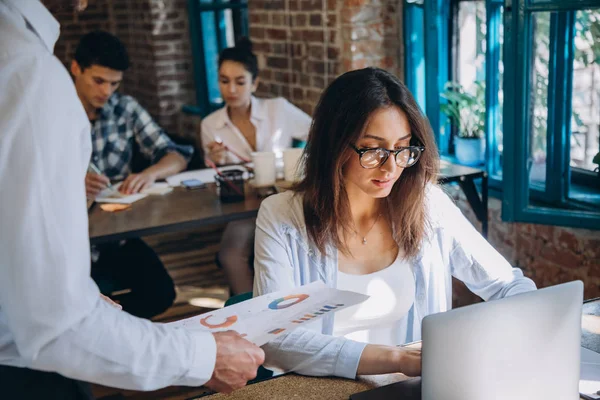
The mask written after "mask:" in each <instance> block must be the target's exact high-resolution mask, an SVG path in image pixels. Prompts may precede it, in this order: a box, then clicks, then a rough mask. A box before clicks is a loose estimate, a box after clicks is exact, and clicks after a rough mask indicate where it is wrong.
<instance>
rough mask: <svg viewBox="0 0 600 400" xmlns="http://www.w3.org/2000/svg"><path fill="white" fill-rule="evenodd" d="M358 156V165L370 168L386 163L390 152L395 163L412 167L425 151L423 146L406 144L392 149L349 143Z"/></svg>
mask: <svg viewBox="0 0 600 400" xmlns="http://www.w3.org/2000/svg"><path fill="white" fill-rule="evenodd" d="M350 146H351V147H352V148H353V149H354V151H356V152H357V153H358V156H359V157H360V166H361V167H363V168H367V169H371V168H378V167H381V166H382V165H383V164H385V163H386V161H387V160H388V158H389V157H390V154H394V158H395V160H396V165H397V166H399V167H402V168H408V167H412V166H413V165H415V164H416V163H417V161H418V160H419V157H421V154H422V153H423V152H424V151H425V147H423V146H407V147H399V148H397V149H394V150H388V149H384V148H382V147H378V148H364V149H359V148H358V147H356V146H354V145H350Z"/></svg>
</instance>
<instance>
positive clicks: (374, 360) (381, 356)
mask: <svg viewBox="0 0 600 400" xmlns="http://www.w3.org/2000/svg"><path fill="white" fill-rule="evenodd" d="M394 372H399V373H402V374H404V375H406V376H419V375H421V350H418V349H408V348H405V347H404V348H403V347H396V346H382V345H375V344H369V345H367V347H365V349H364V351H363V352H362V355H361V356H360V361H359V363H358V370H357V371H356V374H357V375H379V374H391V373H394Z"/></svg>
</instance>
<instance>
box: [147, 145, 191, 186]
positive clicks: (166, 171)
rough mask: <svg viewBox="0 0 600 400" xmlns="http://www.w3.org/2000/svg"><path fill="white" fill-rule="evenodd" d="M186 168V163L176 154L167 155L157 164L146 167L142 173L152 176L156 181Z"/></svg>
mask: <svg viewBox="0 0 600 400" xmlns="http://www.w3.org/2000/svg"><path fill="white" fill-rule="evenodd" d="M186 167H187V161H186V160H185V158H183V156H182V155H181V154H179V153H176V152H171V153H167V154H166V155H165V156H164V157H163V158H161V159H160V161H159V162H157V163H156V164H154V165H152V166H151V167H148V168H146V169H145V170H144V173H149V174H152V175H153V176H154V177H155V179H156V180H160V179H165V178H167V177H169V176H171V175H175V174H176V173H178V172H181V171H183V170H184V169H185V168H186Z"/></svg>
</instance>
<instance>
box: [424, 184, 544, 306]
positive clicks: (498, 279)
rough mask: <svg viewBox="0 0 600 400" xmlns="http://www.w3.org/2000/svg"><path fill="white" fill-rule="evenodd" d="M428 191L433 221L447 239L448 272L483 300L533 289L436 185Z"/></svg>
mask: <svg viewBox="0 0 600 400" xmlns="http://www.w3.org/2000/svg"><path fill="white" fill-rule="evenodd" d="M428 195H429V197H430V199H431V201H432V203H431V205H430V207H431V208H432V214H433V218H434V219H435V221H436V222H435V223H436V224H441V227H442V229H443V230H444V231H445V233H446V234H447V236H448V237H449V238H450V239H451V246H452V247H451V250H450V251H449V256H448V262H449V264H450V271H451V273H452V276H454V277H455V278H457V279H459V280H461V281H462V282H464V283H465V285H466V286H467V287H468V288H469V290H470V291H471V292H473V293H475V294H476V295H478V296H479V297H481V298H482V299H483V300H485V301H488V300H497V299H501V298H504V297H508V296H512V295H515V294H519V293H524V292H528V291H531V290H536V286H535V283H534V282H533V281H532V280H531V279H529V278H527V277H525V276H523V271H521V270H520V269H519V268H514V267H513V266H511V265H510V263H509V262H508V261H507V260H506V259H505V258H504V257H503V256H502V255H501V254H500V253H499V252H498V251H497V250H496V249H495V248H494V247H493V246H492V245H491V244H490V243H489V242H488V241H487V240H486V239H485V238H484V237H483V236H481V234H480V233H479V232H478V231H477V230H476V229H475V227H474V226H473V225H472V224H471V222H469V220H468V219H467V218H466V217H465V216H464V214H463V213H462V212H461V211H460V209H459V208H458V207H457V206H456V205H455V204H454V203H453V202H452V200H451V199H450V198H449V197H448V196H447V195H446V194H445V193H444V192H443V191H442V190H441V189H440V188H438V187H435V186H433V187H430V188H429V193H428ZM433 208H435V210H433Z"/></svg>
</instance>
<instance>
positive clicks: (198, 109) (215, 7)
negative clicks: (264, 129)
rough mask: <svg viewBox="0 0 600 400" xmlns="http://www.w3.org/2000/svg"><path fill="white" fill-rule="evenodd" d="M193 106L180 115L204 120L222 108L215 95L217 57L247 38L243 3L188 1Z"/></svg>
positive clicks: (240, 0)
mask: <svg viewBox="0 0 600 400" xmlns="http://www.w3.org/2000/svg"><path fill="white" fill-rule="evenodd" d="M188 14H189V21H190V36H191V37H190V39H191V43H192V56H193V61H194V80H195V83H196V105H194V106H192V105H186V106H184V112H187V113H190V114H196V115H199V116H201V117H205V116H206V115H208V114H210V113H211V112H213V111H214V110H216V109H218V108H220V107H222V106H223V100H222V99H221V94H220V92H219V83H218V82H219V81H218V59H219V53H220V52H221V51H222V50H223V49H225V48H227V47H231V46H234V45H235V39H237V38H240V37H242V36H248V2H247V0H188Z"/></svg>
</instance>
